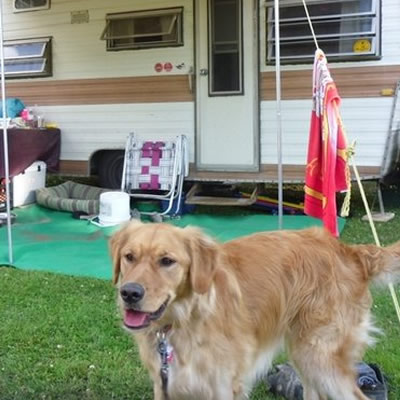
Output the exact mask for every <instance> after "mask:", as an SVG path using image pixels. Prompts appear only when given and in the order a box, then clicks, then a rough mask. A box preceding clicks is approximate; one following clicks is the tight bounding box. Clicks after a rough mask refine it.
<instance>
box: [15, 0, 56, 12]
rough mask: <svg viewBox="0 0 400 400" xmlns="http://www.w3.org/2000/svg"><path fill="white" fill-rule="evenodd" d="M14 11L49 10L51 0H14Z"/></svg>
mask: <svg viewBox="0 0 400 400" xmlns="http://www.w3.org/2000/svg"><path fill="white" fill-rule="evenodd" d="M13 8H14V12H24V11H36V10H47V9H48V8H50V0H14V1H13Z"/></svg>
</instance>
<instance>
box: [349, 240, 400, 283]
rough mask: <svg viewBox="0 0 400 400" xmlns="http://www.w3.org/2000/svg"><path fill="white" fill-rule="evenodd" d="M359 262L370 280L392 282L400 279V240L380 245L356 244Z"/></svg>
mask: <svg viewBox="0 0 400 400" xmlns="http://www.w3.org/2000/svg"><path fill="white" fill-rule="evenodd" d="M355 249H356V253H357V258H358V262H359V263H360V264H361V265H362V266H363V268H364V270H365V271H366V273H367V276H368V278H369V279H370V280H373V281H377V282H380V283H390V282H393V283H394V282H396V281H399V280H400V241H398V242H396V243H394V244H392V245H390V246H387V247H378V246H375V245H373V244H367V245H358V246H355Z"/></svg>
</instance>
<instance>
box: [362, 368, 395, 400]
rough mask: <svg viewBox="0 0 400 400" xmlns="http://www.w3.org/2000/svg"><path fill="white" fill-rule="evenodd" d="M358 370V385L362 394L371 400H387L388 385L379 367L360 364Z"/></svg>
mask: <svg viewBox="0 0 400 400" xmlns="http://www.w3.org/2000/svg"><path fill="white" fill-rule="evenodd" d="M357 369H358V379H357V384H358V386H359V388H360V389H361V390H362V392H363V393H364V394H365V395H366V396H367V397H368V398H370V399H371V400H387V398H388V390H387V385H386V382H385V378H384V377H383V374H382V372H381V371H380V369H379V367H378V366H377V365H376V364H365V363H359V364H358V365H357Z"/></svg>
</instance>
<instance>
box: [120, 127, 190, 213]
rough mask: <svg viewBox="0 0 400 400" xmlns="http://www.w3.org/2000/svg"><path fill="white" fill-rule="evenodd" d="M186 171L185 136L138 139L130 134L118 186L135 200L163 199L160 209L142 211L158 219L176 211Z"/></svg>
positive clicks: (187, 159) (187, 166) (186, 150)
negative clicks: (161, 208) (163, 206)
mask: <svg viewBox="0 0 400 400" xmlns="http://www.w3.org/2000/svg"><path fill="white" fill-rule="evenodd" d="M188 173H189V157H188V146H187V139H186V136H185V135H179V136H176V138H175V139H173V140H165V141H152V140H143V139H139V138H138V137H137V136H136V135H135V134H134V133H130V134H129V136H128V140H127V142H126V148H125V158H124V167H123V172H122V184H121V189H122V190H123V191H125V192H127V193H128V194H129V195H130V196H132V197H134V198H138V199H155V200H163V201H166V202H167V207H165V209H164V210H163V211H161V212H142V214H148V215H153V216H154V217H155V219H157V217H159V218H161V219H162V216H164V215H166V214H172V215H176V214H178V213H179V210H180V205H181V200H182V189H183V181H184V179H185V177H186V176H187V175H188Z"/></svg>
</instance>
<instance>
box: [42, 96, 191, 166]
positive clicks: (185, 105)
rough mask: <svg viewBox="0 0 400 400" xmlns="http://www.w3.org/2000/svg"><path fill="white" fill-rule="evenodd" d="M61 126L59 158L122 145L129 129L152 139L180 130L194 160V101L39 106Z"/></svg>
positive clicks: (83, 156) (85, 155)
mask: <svg viewBox="0 0 400 400" xmlns="http://www.w3.org/2000/svg"><path fill="white" fill-rule="evenodd" d="M40 112H41V113H42V115H43V117H44V119H45V120H46V121H57V124H58V125H59V126H62V146H61V160H82V161H84V160H88V159H89V158H90V156H91V155H92V154H93V153H94V152H95V151H97V150H101V149H124V148H125V142H126V138H127V136H128V133H129V132H135V133H136V134H138V135H140V136H143V137H149V138H152V139H168V138H172V137H175V136H176V135H179V134H184V135H186V136H187V137H188V139H189V144H190V146H191V147H190V160H191V161H193V160H194V131H193V130H194V124H193V120H194V104H193V103H189V102H182V103H152V104H112V105H81V106H54V107H53V106H47V107H40Z"/></svg>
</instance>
